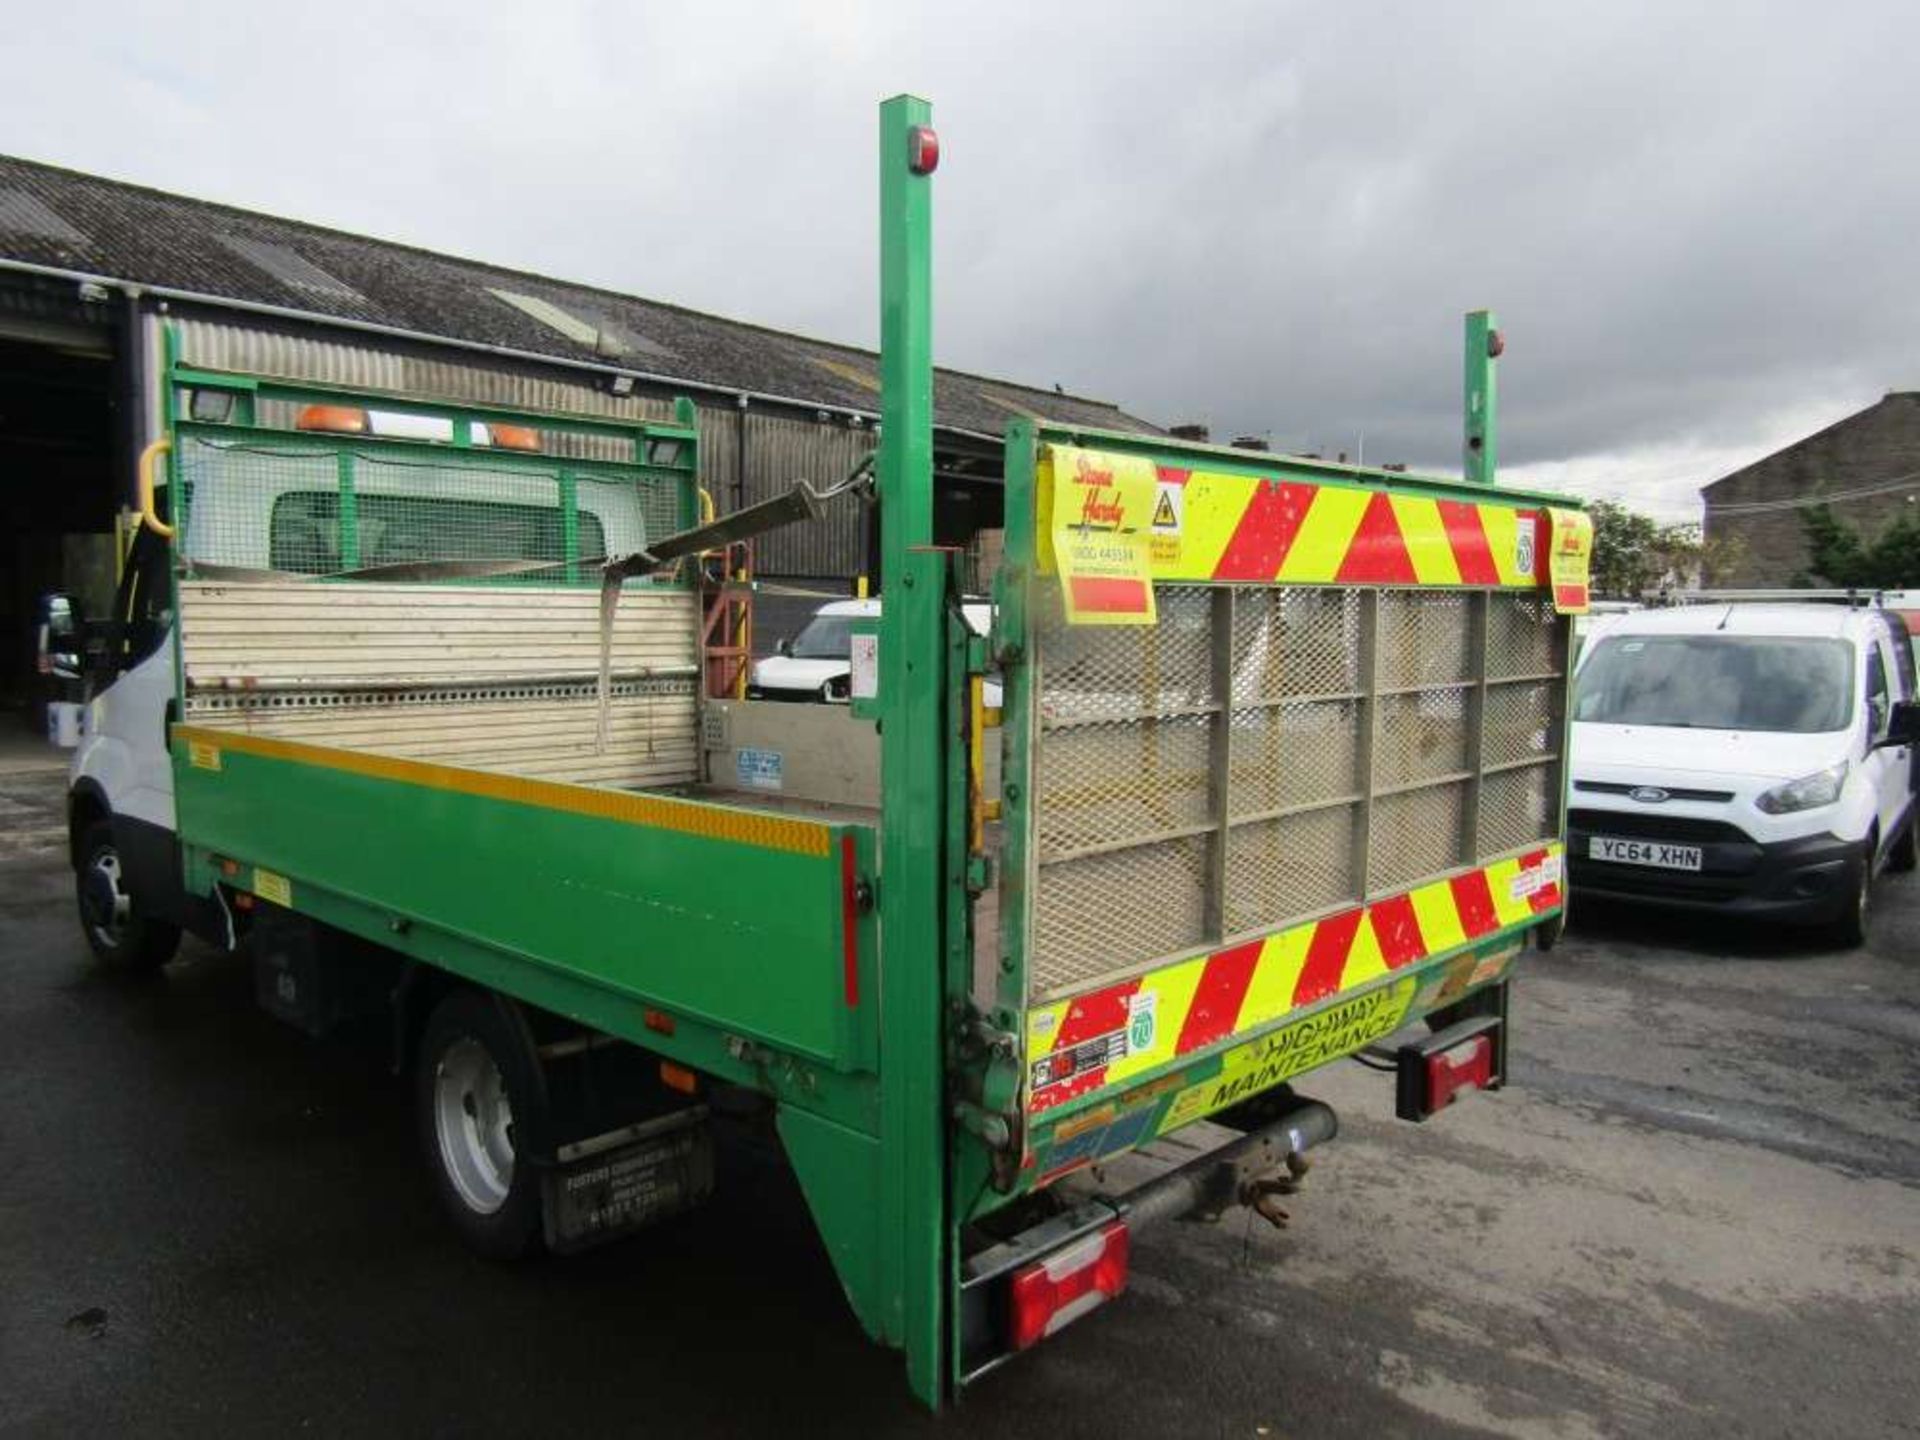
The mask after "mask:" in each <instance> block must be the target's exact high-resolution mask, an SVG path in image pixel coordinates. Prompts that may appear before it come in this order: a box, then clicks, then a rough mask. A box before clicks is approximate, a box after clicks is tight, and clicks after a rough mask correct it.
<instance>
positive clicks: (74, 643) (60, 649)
mask: <svg viewBox="0 0 1920 1440" xmlns="http://www.w3.org/2000/svg"><path fill="white" fill-rule="evenodd" d="M83 631H84V626H83V625H82V623H81V619H80V607H79V606H78V605H76V604H75V603H74V600H73V597H72V596H71V595H60V594H53V595H43V596H42V597H41V599H40V615H39V619H38V622H37V624H36V625H35V627H34V663H35V666H36V668H37V669H38V670H39V671H40V673H41V674H42V675H55V676H58V677H59V678H60V679H62V680H78V679H79V678H80V674H81V664H82V662H81V650H82V647H83V643H84V641H83Z"/></svg>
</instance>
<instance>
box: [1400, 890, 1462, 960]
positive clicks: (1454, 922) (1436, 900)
mask: <svg viewBox="0 0 1920 1440" xmlns="http://www.w3.org/2000/svg"><path fill="white" fill-rule="evenodd" d="M1407 899H1408V900H1409V901H1411V902H1412V904H1413V918H1414V919H1415V920H1417V921H1419V922H1420V939H1421V941H1422V942H1423V943H1424V944H1425V945H1426V947H1427V953H1428V954H1430V955H1432V954H1437V953H1438V952H1439V951H1442V950H1451V949H1452V948H1453V947H1454V946H1456V945H1464V944H1466V943H1467V932H1466V930H1465V929H1464V928H1463V927H1462V926H1461V924H1460V907H1459V905H1457V904H1456V903H1455V902H1454V898H1453V886H1451V885H1449V884H1448V883H1447V882H1446V881H1444V880H1442V881H1441V882H1440V883H1439V884H1437V885H1422V886H1421V887H1420V888H1419V889H1418V890H1416V891H1414V892H1413V894H1411V895H1409V896H1408V897H1407Z"/></svg>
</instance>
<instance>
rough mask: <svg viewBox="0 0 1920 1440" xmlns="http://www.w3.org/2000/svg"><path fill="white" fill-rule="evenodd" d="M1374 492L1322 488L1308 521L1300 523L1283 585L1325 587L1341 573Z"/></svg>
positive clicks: (1282, 574)
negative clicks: (1324, 585) (1317, 585)
mask: <svg viewBox="0 0 1920 1440" xmlns="http://www.w3.org/2000/svg"><path fill="white" fill-rule="evenodd" d="M1372 499H1373V494H1372V492H1371V491H1367V490H1343V489H1339V488H1336V487H1335V486H1332V485H1322V486H1321V487H1320V491H1319V493H1318V494H1316V495H1315V496H1314V497H1313V503H1312V504H1311V505H1309V506H1308V507H1307V518H1306V519H1305V520H1303V521H1302V522H1301V524H1300V533H1299V534H1298V535H1296V536H1295V537H1294V540H1293V548H1292V549H1291V550H1289V551H1287V558H1286V559H1285V560H1283V561H1281V562H1280V574H1279V576H1278V577H1277V578H1278V579H1280V580H1281V581H1282V582H1284V583H1287V584H1295V585H1314V584H1325V583H1326V582H1327V581H1329V580H1331V579H1333V577H1334V576H1335V575H1337V574H1339V573H1340V565H1341V562H1342V561H1344V560H1345V559H1346V558H1347V551H1348V549H1349V548H1351V547H1352V545H1353V537H1354V534H1355V532H1357V531H1358V530H1359V529H1360V520H1361V517H1362V516H1364V515H1365V514H1366V512H1367V502H1368V501H1370V500H1372Z"/></svg>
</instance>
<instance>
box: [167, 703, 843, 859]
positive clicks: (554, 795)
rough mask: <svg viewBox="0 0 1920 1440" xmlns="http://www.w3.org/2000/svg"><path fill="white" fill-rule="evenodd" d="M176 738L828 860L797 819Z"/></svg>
mask: <svg viewBox="0 0 1920 1440" xmlns="http://www.w3.org/2000/svg"><path fill="white" fill-rule="evenodd" d="M174 734H176V735H178V736H179V737H180V738H181V739H182V740H184V741H186V742H187V744H188V745H189V746H195V745H202V746H208V747H212V748H213V749H214V750H215V751H216V752H217V751H221V750H225V751H231V752H234V753H236V754H241V755H257V756H259V757H260V758H262V759H264V760H286V761H290V762H292V763H293V764H296V765H318V766H323V767H325V768H327V769H329V770H344V771H346V772H347V773H349V774H352V775H365V776H369V777H371V778H373V779H376V780H392V781H396V782H398V783H399V784H402V785H418V786H421V787H423V788H425V789H429V790H449V791H454V792H456V793H459V794H462V795H478V796H481V797H483V798H485V799H488V800H505V801H509V802H511V803H513V804H516V805H535V806H538V807H540V808H541V809H544V810H564V811H567V812H568V813H569V814H573V815H588V816H591V817H593V818H595V819H599V820H619V821H623V822H625V823H626V824H629V825H645V826H649V827H651V828H653V829H657V830H673V831H677V832H679V833H680V834H682V835H697V836H700V837H701V838H703V839H708V840H731V841H734V842H736V843H738V844H741V845H758V846H761V847H762V848H764V849H768V850H785V851H788V852H790V853H792V854H795V855H811V856H816V857H820V858H825V857H826V856H827V854H828V853H829V852H830V850H831V849H832V840H833V827H832V826H830V825H822V824H820V823H819V822H818V821H815V820H797V819H795V818H793V817H792V816H788V815H768V814H762V813H760V812H758V811H754V810H737V809H734V808H732V807H730V806H725V805H710V804H706V803H704V802H702V801H697V800H677V799H670V798H668V797H667V796H664V795H637V794H634V793H633V792H631V791H626V790H602V789H598V788H596V787H594V786H591V785H566V784H562V783H561V782H559V781H555V780H530V779H527V778H526V777H524V776H520V775H502V774H499V773H497V772H495V771H492V770H467V769H462V768H461V767H459V766H457V765H438V764H433V763H431V762H429V761H424V760H402V759H400V758H398V757H397V756H393V755H372V754H368V753H367V752H365V751H362V750H342V749H339V748H337V747H335V746H331V745H305V744H302V743H300V742H299V741H297V740H268V739H265V738H263V737H261V736H258V735H234V734H229V733H227V732H226V731H224V730H203V729H199V728H197V727H193V726H186V725H179V726H175V727H174Z"/></svg>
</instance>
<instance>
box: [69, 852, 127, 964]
mask: <svg viewBox="0 0 1920 1440" xmlns="http://www.w3.org/2000/svg"><path fill="white" fill-rule="evenodd" d="M80 910H81V913H82V915H83V917H84V918H85V920H86V922H87V929H88V930H90V931H91V932H92V933H93V937H94V939H95V940H96V941H97V942H98V943H99V944H101V945H102V946H104V947H105V948H106V949H108V950H118V949H119V948H120V947H121V945H122V944H124V943H125V941H126V938H127V925H128V923H129V922H130V921H131V920H132V919H133V901H132V899H131V898H130V897H129V896H128V895H127V891H126V886H125V884H124V883H123V881H122V876H121V873H120V854H119V852H118V851H117V850H115V849H113V848H112V847H111V846H103V847H102V848H101V849H98V850H96V851H94V852H93V858H92V859H90V860H88V861H87V872H86V875H85V877H84V879H83V880H82V882H81V886H80Z"/></svg>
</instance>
